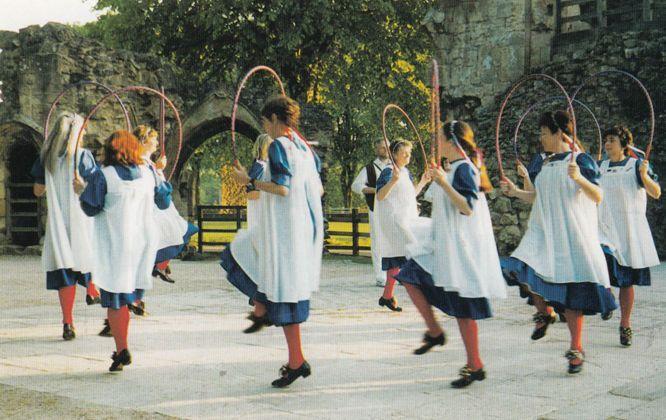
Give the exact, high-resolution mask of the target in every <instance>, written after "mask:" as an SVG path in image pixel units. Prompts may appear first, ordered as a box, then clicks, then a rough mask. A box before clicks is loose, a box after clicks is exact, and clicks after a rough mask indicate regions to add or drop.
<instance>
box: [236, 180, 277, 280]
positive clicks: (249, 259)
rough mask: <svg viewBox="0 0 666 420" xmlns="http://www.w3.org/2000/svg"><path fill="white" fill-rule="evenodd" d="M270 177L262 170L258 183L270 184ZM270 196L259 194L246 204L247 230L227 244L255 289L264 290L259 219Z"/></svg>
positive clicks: (260, 222) (260, 221)
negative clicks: (260, 261) (260, 262)
mask: <svg viewBox="0 0 666 420" xmlns="http://www.w3.org/2000/svg"><path fill="white" fill-rule="evenodd" d="M270 180H271V176H270V173H269V172H268V169H266V170H264V172H263V174H262V175H261V178H259V181H263V182H270ZM269 195H270V194H269V193H267V192H260V193H259V199H257V200H248V202H247V228H246V229H241V230H239V231H238V232H237V233H236V235H235V236H234V239H233V240H232V241H231V243H230V244H229V250H230V251H231V255H233V257H234V260H236V263H237V264H238V265H239V266H240V267H241V268H242V269H243V271H244V272H245V274H247V276H248V277H249V278H250V279H251V280H252V281H253V282H254V283H255V284H256V285H257V289H258V290H260V291H262V292H263V290H264V283H263V280H262V277H261V274H260V272H261V266H260V264H259V260H260V254H259V252H260V243H261V240H262V238H261V235H262V231H261V226H260V225H261V224H262V223H263V221H262V219H261V214H262V207H263V206H265V205H266V202H267V198H268V196H269Z"/></svg>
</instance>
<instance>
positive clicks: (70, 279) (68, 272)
mask: <svg viewBox="0 0 666 420" xmlns="http://www.w3.org/2000/svg"><path fill="white" fill-rule="evenodd" d="M90 279H91V276H90V273H81V272H78V271H74V270H72V269H71V268H61V269H58V270H53V271H48V272H47V273H46V289H47V290H60V289H62V288H63V287H67V286H75V285H77V284H79V285H81V286H83V287H88V284H89V283H90Z"/></svg>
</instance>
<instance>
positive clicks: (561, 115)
mask: <svg viewBox="0 0 666 420" xmlns="http://www.w3.org/2000/svg"><path fill="white" fill-rule="evenodd" d="M539 127H547V128H548V129H549V130H550V132H551V133H553V134H555V133H557V131H558V130H562V132H563V133H564V134H566V135H568V136H571V135H573V120H572V119H571V115H569V113H568V112H567V111H562V110H559V111H551V112H545V113H543V114H542V115H541V118H540V119H539Z"/></svg>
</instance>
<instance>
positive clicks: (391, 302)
mask: <svg viewBox="0 0 666 420" xmlns="http://www.w3.org/2000/svg"><path fill="white" fill-rule="evenodd" d="M379 306H386V307H387V308H389V309H390V310H392V311H393V312H402V308H401V307H399V306H398V301H397V300H396V299H395V296H394V297H392V298H391V299H385V298H384V297H383V296H382V297H380V298H379Z"/></svg>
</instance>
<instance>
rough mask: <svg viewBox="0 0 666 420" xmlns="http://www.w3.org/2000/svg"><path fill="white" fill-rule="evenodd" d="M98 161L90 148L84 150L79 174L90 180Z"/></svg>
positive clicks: (85, 179)
mask: <svg viewBox="0 0 666 420" xmlns="http://www.w3.org/2000/svg"><path fill="white" fill-rule="evenodd" d="M97 169H98V168H97V162H95V158H94V157H93V155H92V153H91V152H90V150H84V151H83V153H82V154H81V160H80V161H79V175H80V176H81V178H83V180H84V181H88V178H90V175H92V173H93V172H95V171H96V170H97Z"/></svg>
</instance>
